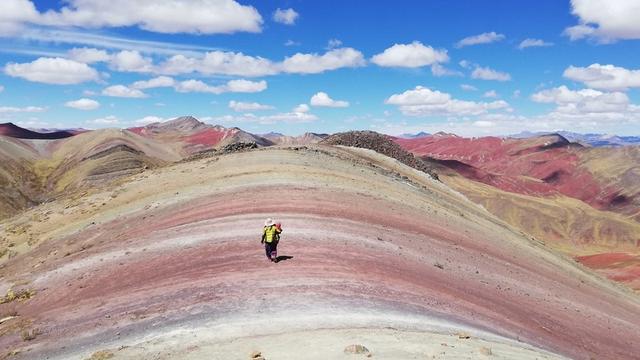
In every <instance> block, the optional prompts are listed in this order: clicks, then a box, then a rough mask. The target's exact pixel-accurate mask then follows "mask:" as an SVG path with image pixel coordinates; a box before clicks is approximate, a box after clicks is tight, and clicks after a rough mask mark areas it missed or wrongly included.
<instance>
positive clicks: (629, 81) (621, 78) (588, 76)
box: [563, 64, 640, 90]
mask: <svg viewBox="0 0 640 360" xmlns="http://www.w3.org/2000/svg"><path fill="white" fill-rule="evenodd" d="M563 75H564V77H566V78H567V79H571V80H573V81H579V82H581V83H584V84H585V85H586V86H588V87H591V88H594V89H601V90H626V89H628V88H638V87H640V70H629V69H625V68H623V67H618V66H614V65H600V64H591V65H589V66H588V67H575V66H569V67H568V68H567V69H566V70H565V71H564V74H563Z"/></svg>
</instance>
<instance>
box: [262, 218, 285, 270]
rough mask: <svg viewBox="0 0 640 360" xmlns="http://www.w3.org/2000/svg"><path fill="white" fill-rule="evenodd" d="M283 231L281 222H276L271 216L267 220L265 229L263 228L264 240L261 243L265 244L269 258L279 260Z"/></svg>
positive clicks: (274, 260)
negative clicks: (279, 242)
mask: <svg viewBox="0 0 640 360" xmlns="http://www.w3.org/2000/svg"><path fill="white" fill-rule="evenodd" d="M281 232H282V225H281V224H280V223H278V224H276V223H275V222H274V221H273V219H271V218H269V219H267V221H265V223H264V229H263V230H262V240H261V241H260V243H262V244H264V250H265V252H266V254H267V258H268V259H269V260H271V261H273V262H278V250H277V247H278V241H279V240H280V233H281Z"/></svg>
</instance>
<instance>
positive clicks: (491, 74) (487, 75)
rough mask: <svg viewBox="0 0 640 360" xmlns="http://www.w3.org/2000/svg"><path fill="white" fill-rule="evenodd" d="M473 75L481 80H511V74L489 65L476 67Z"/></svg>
mask: <svg viewBox="0 0 640 360" xmlns="http://www.w3.org/2000/svg"><path fill="white" fill-rule="evenodd" d="M471 77H472V78H474V79H481V80H496V81H509V80H511V75H509V74H507V73H504V72H500V71H497V70H493V69H491V68H488V67H481V66H478V67H476V68H475V69H474V70H473V72H472V73H471Z"/></svg>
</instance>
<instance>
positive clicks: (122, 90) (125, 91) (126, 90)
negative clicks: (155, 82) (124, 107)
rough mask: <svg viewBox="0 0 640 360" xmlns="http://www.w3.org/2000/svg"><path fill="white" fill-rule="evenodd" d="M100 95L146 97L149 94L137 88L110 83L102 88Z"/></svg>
mask: <svg viewBox="0 0 640 360" xmlns="http://www.w3.org/2000/svg"><path fill="white" fill-rule="evenodd" d="M102 95H105V96H113V97H123V98H146V97H148V96H149V95H147V94H145V93H143V92H142V91H140V90H138V89H132V88H130V87H127V86H125V85H112V86H109V87H107V88H105V89H104V90H102Z"/></svg>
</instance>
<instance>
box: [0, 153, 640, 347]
mask: <svg viewBox="0 0 640 360" xmlns="http://www.w3.org/2000/svg"><path fill="white" fill-rule="evenodd" d="M43 214H46V218H42V215H43ZM269 216H271V217H274V218H276V219H277V220H279V221H282V222H283V226H284V229H285V232H284V233H283V238H282V242H281V245H280V248H279V254H280V255H286V256H292V257H293V258H290V259H288V260H285V261H282V262H280V263H278V264H273V263H270V262H268V261H267V260H266V259H265V257H264V251H263V249H262V248H261V246H260V243H259V236H260V232H261V227H262V223H263V221H264V219H265V218H266V217H269ZM34 217H41V218H40V221H37V222H33V221H32V222H31V223H32V224H33V225H32V226H31V227H30V228H29V229H28V231H27V232H26V233H24V234H12V233H8V232H7V231H6V230H3V232H2V233H0V236H2V237H7V238H9V239H10V240H11V241H13V242H14V243H15V244H16V246H22V244H23V243H24V242H25V241H26V240H27V238H28V237H30V236H31V237H35V238H38V239H41V241H40V242H38V243H35V244H32V246H31V247H30V248H28V249H26V252H23V253H21V254H20V255H17V256H15V257H14V258H12V259H10V260H6V259H3V260H4V263H3V267H2V268H1V269H0V275H1V276H2V280H1V283H0V284H1V289H0V290H3V291H4V290H6V289H7V288H8V287H10V286H13V287H14V290H16V291H17V290H18V289H21V288H25V289H34V290H35V291H36V293H35V295H34V297H33V298H31V299H30V300H27V301H24V302H17V301H16V302H12V303H9V304H3V305H0V311H3V312H5V311H9V310H13V311H15V312H16V313H17V314H18V315H19V317H18V318H16V319H12V320H10V321H8V322H5V323H3V324H2V325H0V326H2V328H0V329H7V328H8V327H9V326H13V327H14V328H15V329H16V330H13V331H7V334H6V335H5V336H3V337H0V348H6V349H10V350H13V349H21V350H22V352H21V355H18V357H17V358H20V357H22V358H39V357H43V355H44V354H47V356H48V357H49V358H51V359H69V358H71V359H84V358H88V357H89V355H91V353H93V352H94V351H97V350H108V351H111V352H112V353H113V354H114V355H115V358H119V357H120V358H139V357H140V356H142V354H156V355H157V356H158V357H161V358H180V359H182V358H191V359H211V358H214V359H218V358H220V359H223V358H224V359H229V358H230V359H244V358H247V357H248V355H249V353H250V351H252V350H261V351H262V352H263V354H264V355H265V356H266V357H267V358H283V359H296V358H300V357H301V356H302V357H304V358H309V359H326V358H333V357H336V356H344V355H343V354H342V350H343V349H344V348H345V346H347V345H349V344H351V343H354V342H362V344H363V345H365V346H368V347H369V348H370V350H372V352H373V354H374V356H376V354H380V357H381V358H415V357H424V356H430V355H441V354H442V352H443V351H444V352H445V354H448V356H454V357H456V356H457V357H463V356H464V357H468V358H479V357H481V356H484V355H482V353H483V351H484V352H485V353H486V349H485V350H482V348H490V349H491V351H492V357H493V358H497V359H500V358H503V359H504V358H511V359H513V358H532V359H533V358H556V357H559V356H568V357H572V358H579V359H588V358H590V357H595V358H616V359H632V358H634V357H635V356H636V355H637V354H638V353H639V352H640V345H639V344H640V302H639V301H638V298H637V296H636V295H634V294H632V293H631V292H629V291H627V290H626V289H623V288H621V287H619V286H617V285H614V284H613V283H611V282H609V281H607V280H604V279H603V278H601V277H599V276H596V275H594V274H593V273H591V272H589V271H587V270H584V268H582V267H579V266H577V265H576V264H575V262H573V261H572V260H570V259H566V258H564V257H562V256H560V255H557V254H555V253H553V252H551V251H549V250H548V249H547V248H545V247H544V246H542V245H541V244H540V243H539V242H536V241H532V240H530V239H529V238H528V237H527V236H524V235H523V234H521V233H520V232H519V231H516V230H514V229H513V228H511V227H510V226H508V225H506V224H505V223H504V222H502V221H501V220H498V219H497V218H496V217H494V216H492V215H491V214H489V213H488V212H487V211H485V210H484V209H482V208H481V207H479V206H477V205H475V204H473V203H472V202H470V201H469V200H467V199H466V198H464V197H463V196H461V195H460V194H458V193H456V192H454V191H452V190H450V189H449V188H448V187H446V186H445V185H444V184H442V183H439V182H437V181H434V180H433V179H431V178H430V177H428V176H427V175H425V174H424V173H421V172H418V171H417V170H414V169H410V168H408V167H406V166H404V165H401V164H400V163H398V162H396V161H395V160H391V159H389V158H387V157H384V156H381V155H379V154H376V153H374V152H372V151H367V150H358V149H350V148H337V147H328V146H319V147H312V148H304V147H302V148H301V147H298V148H297V150H293V149H283V148H266V149H261V150H256V151H250V152H243V153H233V154H228V155H224V156H219V157H212V158H205V159H201V160H197V161H193V162H188V163H181V164H177V165H174V166H170V167H165V168H159V169H154V170H147V171H145V172H143V173H141V174H137V175H134V176H132V177H129V178H124V179H123V180H120V181H119V184H116V185H111V186H109V187H107V188H105V189H104V191H103V192H97V193H92V194H87V195H86V196H84V197H74V198H63V199H59V200H58V201H55V202H51V203H47V204H43V205H41V206H39V207H38V208H35V209H32V210H29V211H28V212H26V213H25V214H24V215H23V216H21V217H18V218H13V219H10V220H9V221H6V222H5V223H3V229H11V228H14V227H17V226H20V224H24V223H25V221H27V220H26V219H32V218H34ZM33 328H38V329H40V331H41V334H39V335H37V336H36V338H35V339H33V340H31V341H29V342H24V341H22V339H21V338H20V335H19V334H18V333H17V331H18V330H19V329H33ZM461 331H462V332H465V333H466V334H467V335H469V336H470V337H471V338H470V339H465V337H466V335H465V334H459V335H455V334H456V333H458V332H461ZM276 337H277V339H280V341H282V343H283V344H286V346H282V347H281V346H278V347H269V346H268V344H269V341H268V340H269V339H275V338H276ZM461 338H462V339H461ZM442 344H446V345H442ZM256 347H258V348H257V349H256ZM554 354H556V355H554Z"/></svg>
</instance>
